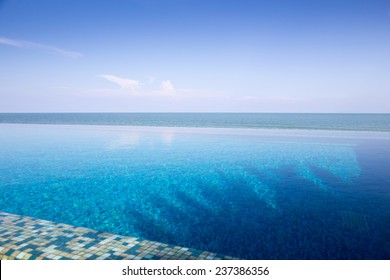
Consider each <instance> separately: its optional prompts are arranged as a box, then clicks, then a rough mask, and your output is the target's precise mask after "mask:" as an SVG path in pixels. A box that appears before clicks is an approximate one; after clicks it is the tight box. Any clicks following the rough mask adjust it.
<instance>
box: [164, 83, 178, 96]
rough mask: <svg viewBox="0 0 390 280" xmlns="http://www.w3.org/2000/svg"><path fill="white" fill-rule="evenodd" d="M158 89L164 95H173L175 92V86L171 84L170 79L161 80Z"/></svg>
mask: <svg viewBox="0 0 390 280" xmlns="http://www.w3.org/2000/svg"><path fill="white" fill-rule="evenodd" d="M160 91H161V93H163V94H164V95H171V96H173V95H174V94H175V92H176V89H175V87H174V86H173V84H172V82H171V81H170V80H165V81H162V82H161V85H160Z"/></svg>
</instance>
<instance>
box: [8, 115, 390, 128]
mask: <svg viewBox="0 0 390 280" xmlns="http://www.w3.org/2000/svg"><path fill="white" fill-rule="evenodd" d="M0 123H31V124H37V123H40V124H84V125H130V126H164V127H229V128H281V129H316V130H318V129H319V130H359V131H390V114H298V113H287V114H278V113H30V114H10V113H8V114H7V113H0Z"/></svg>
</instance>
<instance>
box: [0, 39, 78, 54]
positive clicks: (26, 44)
mask: <svg viewBox="0 0 390 280" xmlns="http://www.w3.org/2000/svg"><path fill="white" fill-rule="evenodd" d="M0 45H7V46H12V47H15V48H21V49H36V50H40V51H44V52H48V53H51V54H56V55H62V56H66V57H70V58H79V57H82V56H83V55H82V54H81V53H78V52H73V51H67V50H64V49H61V48H57V47H54V46H50V45H44V44H39V43H35V42H30V41H23V40H14V39H10V38H5V37H0Z"/></svg>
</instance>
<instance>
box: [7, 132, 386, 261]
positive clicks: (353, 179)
mask: <svg viewBox="0 0 390 280" xmlns="http://www.w3.org/2000/svg"><path fill="white" fill-rule="evenodd" d="M0 131H1V133H0V211H5V212H10V213H14V214H20V215H26V216H32V217H36V218H39V219H45V220H51V221H54V222H61V223H67V224H71V225H75V226H83V227H88V228H92V229H95V230H99V231H105V232H112V233H115V234H121V235H129V236H134V237H140V238H145V239H149V240H155V241H159V242H165V243H170V244H175V245H179V246H185V247H192V248H196V249H199V250H207V251H212V252H216V253H221V254H226V255H230V256H234V257H239V258H244V259H388V258H389V255H390V242H389V236H390V230H389V226H388V225H389V221H390V172H389V170H390V133H386V132H383V133H382V132H346V131H309V130H263V129H224V128H219V129H212V128H169V127H122V126H115V127H114V126H87V125H85V126H84V125H79V126H77V125H33V124H31V125H22V124H19V125H16V124H1V125H0Z"/></svg>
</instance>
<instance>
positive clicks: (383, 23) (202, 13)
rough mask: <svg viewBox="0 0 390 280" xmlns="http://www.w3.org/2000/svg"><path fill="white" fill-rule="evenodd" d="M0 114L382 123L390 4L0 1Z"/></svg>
mask: <svg viewBox="0 0 390 280" xmlns="http://www.w3.org/2000/svg"><path fill="white" fill-rule="evenodd" d="M0 112H314V113H316V112H318V113H320V112H321V113H322V112H329V113H339V112H345V113H390V0H337V1H336V0H316V1H313V0H231V1H230V0H209V1H200V0H111V1H90V0H56V1H53V0H34V1H31V0H0Z"/></svg>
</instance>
